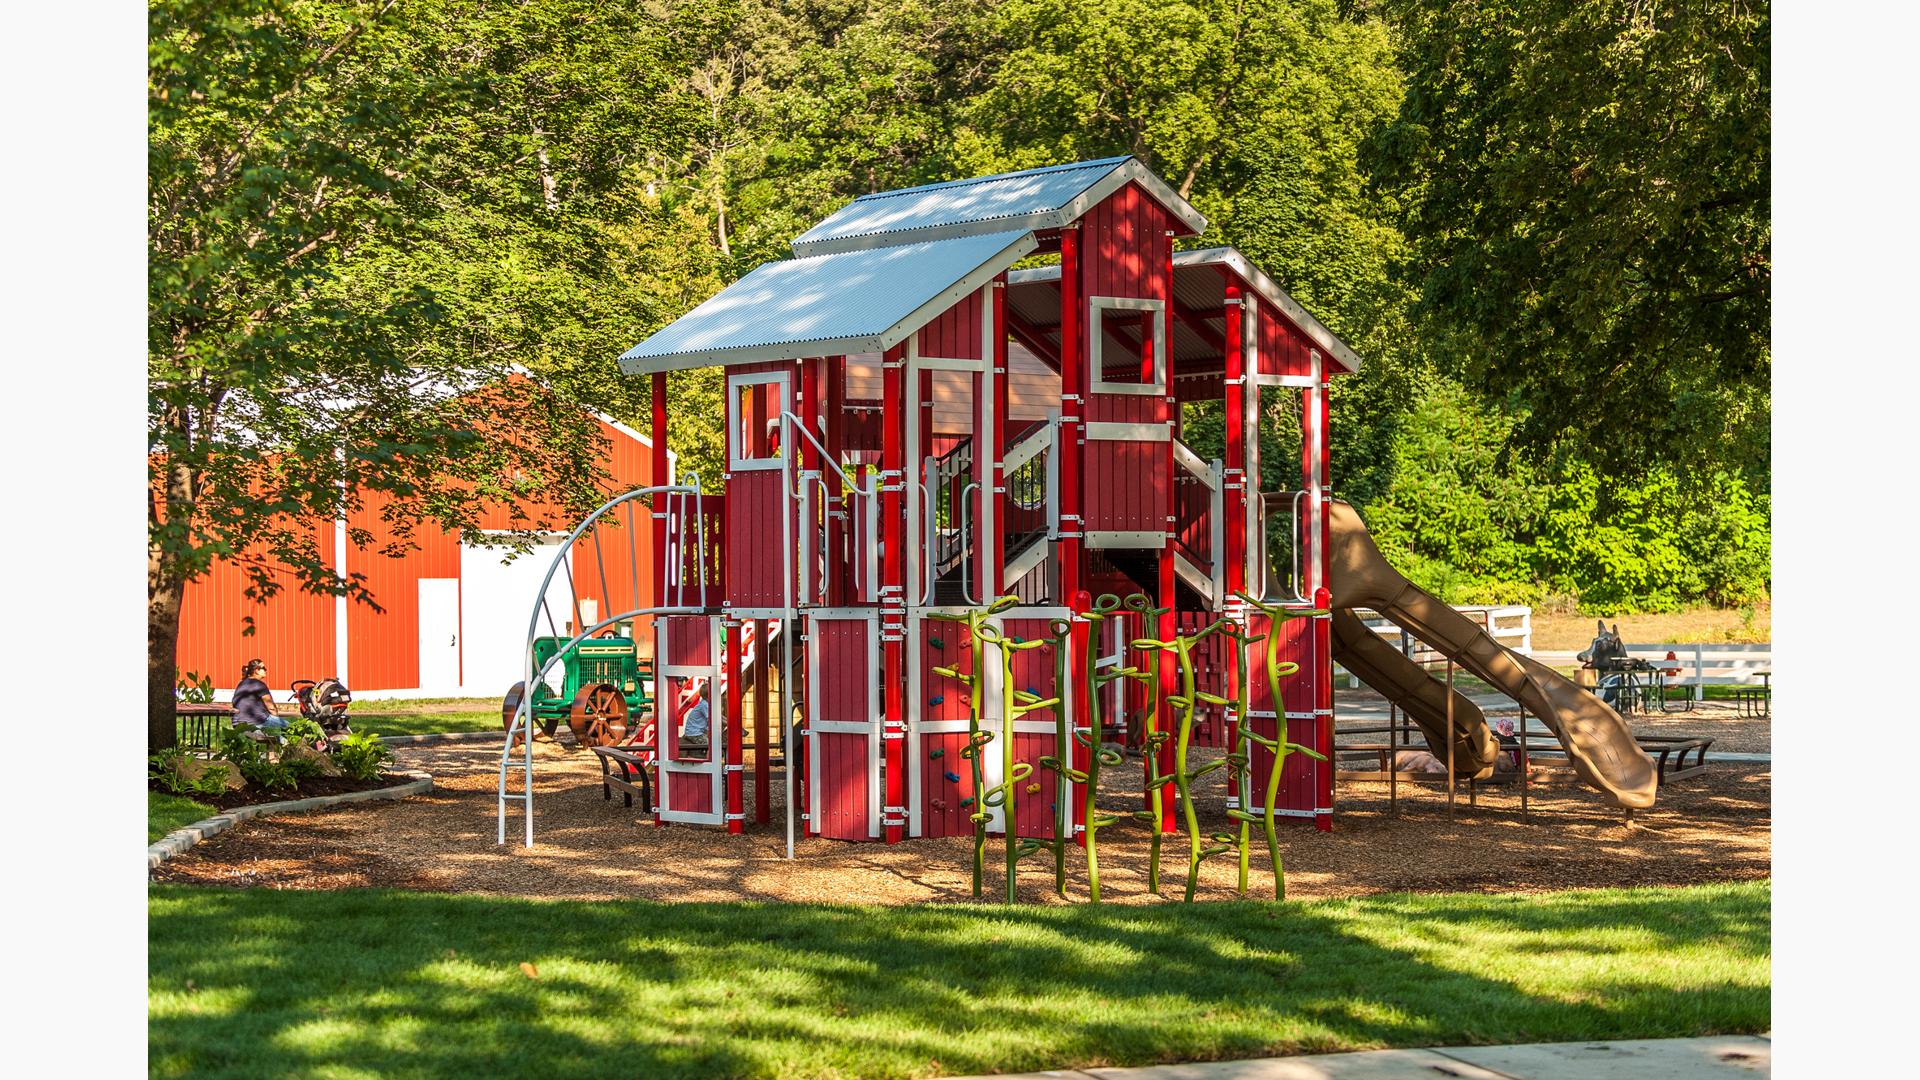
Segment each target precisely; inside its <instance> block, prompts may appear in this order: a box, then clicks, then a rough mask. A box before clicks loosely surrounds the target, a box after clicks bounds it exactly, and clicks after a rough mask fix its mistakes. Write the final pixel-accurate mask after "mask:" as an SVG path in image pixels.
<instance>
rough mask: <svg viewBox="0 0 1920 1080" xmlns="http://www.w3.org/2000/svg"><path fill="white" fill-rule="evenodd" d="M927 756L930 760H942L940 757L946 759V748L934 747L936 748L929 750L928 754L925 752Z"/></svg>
mask: <svg viewBox="0 0 1920 1080" xmlns="http://www.w3.org/2000/svg"><path fill="white" fill-rule="evenodd" d="M927 756H928V757H930V758H942V757H946V756H947V748H946V747H944V746H936V747H934V748H933V749H932V750H930V751H928V752H927Z"/></svg>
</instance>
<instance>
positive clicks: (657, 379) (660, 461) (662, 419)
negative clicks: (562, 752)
mask: <svg viewBox="0 0 1920 1080" xmlns="http://www.w3.org/2000/svg"><path fill="white" fill-rule="evenodd" d="M652 439H653V468H652V470H651V474H652V475H651V476H649V477H648V479H647V483H648V484H651V485H660V484H665V483H666V482H667V470H668V469H669V468H670V467H671V466H670V465H669V463H668V461H667V373H666V372H664V371H656V372H654V373H653V433H652ZM666 553H667V511H666V499H665V498H664V497H662V496H658V495H656V496H654V497H653V566H654V572H653V584H654V592H653V602H654V603H655V604H656V605H664V604H665V603H666V596H667V560H666ZM655 640H656V641H657V640H658V638H657V636H656V639H655ZM655 700H656V701H657V700H659V699H658V698H657V697H656V698H655Z"/></svg>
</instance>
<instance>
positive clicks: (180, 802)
mask: <svg viewBox="0 0 1920 1080" xmlns="http://www.w3.org/2000/svg"><path fill="white" fill-rule="evenodd" d="M217 813H219V811H218V810H215V809H214V808H213V807H211V806H208V805H207V804H206V803H202V802H194V801H193V800H192V799H189V798H187V797H186V796H185V795H169V794H167V793H166V792H164V791H149V792H147V843H149V844H151V843H153V842H154V841H155V840H158V839H160V838H161V837H163V836H165V835H167V834H168V833H170V832H172V831H173V830H175V829H177V828H179V827H180V826H182V825H191V824H193V823H194V822H196V821H199V820H201V819H203V818H210V817H212V816H213V815H215V814H217Z"/></svg>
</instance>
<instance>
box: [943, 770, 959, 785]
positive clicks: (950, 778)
mask: <svg viewBox="0 0 1920 1080" xmlns="http://www.w3.org/2000/svg"><path fill="white" fill-rule="evenodd" d="M944 775H945V776H946V778H947V783H949V784H957V783H959V782H960V774H959V773H957V772H951V771H949V772H947V773H945V774H944Z"/></svg>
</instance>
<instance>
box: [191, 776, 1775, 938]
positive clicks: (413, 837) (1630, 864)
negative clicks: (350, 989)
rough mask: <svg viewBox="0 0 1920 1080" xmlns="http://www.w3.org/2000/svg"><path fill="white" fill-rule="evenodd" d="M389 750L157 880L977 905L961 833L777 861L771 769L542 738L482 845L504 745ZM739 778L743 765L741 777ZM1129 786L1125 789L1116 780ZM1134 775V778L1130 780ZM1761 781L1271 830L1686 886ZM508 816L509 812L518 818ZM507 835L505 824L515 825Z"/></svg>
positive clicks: (1436, 808) (1226, 861) (1118, 797)
mask: <svg viewBox="0 0 1920 1080" xmlns="http://www.w3.org/2000/svg"><path fill="white" fill-rule="evenodd" d="M399 764H400V765H402V766H403V767H406V768H423V769H426V770H428V771H429V772H431V773H433V775H434V778H435V784H436V788H437V790H435V791H434V792H433V793H432V794H430V795H426V796H420V797H416V798H412V799H407V800H405V801H404V802H400V803H387V804H379V805H377V806H376V805H373V804H364V805H360V806H353V807H343V808H341V809H339V810H332V811H323V812H318V813H311V814H298V815H289V816H284V817H274V818H266V819H262V820H259V821H255V822H249V823H247V824H245V825H242V826H241V827H239V828H237V829H235V830H233V831H232V832H229V833H226V834H224V835H222V836H219V837H216V838H214V839H213V840H211V841H209V842H207V843H205V844H202V845H200V846H199V847H196V848H194V849H193V850H191V851H189V852H187V853H185V854H184V855H181V856H178V857H176V858H174V859H172V860H169V861H168V862H166V863H165V864H163V865H162V866H161V867H160V868H159V869H158V870H157V871H156V872H155V874H154V877H155V879H156V880H162V881H179V882H199V883H206V884H222V885H254V886H266V887H271V888H318V889H330V888H352V887H361V886H391V887H398V888H409V889H431V890H444V891H452V892H484V893H497V894H507V895H516V896H549V897H574V898H592V899H604V898H618V897H634V896H643V897H652V898H656V899H662V900H802V901H839V902H850V903H878V904H900V903H919V902H927V901H953V900H967V899H970V895H969V893H970V877H971V865H972V863H971V859H972V845H971V842H970V841H969V840H967V839H961V838H944V839H934V840H913V841H909V842H906V843H903V844H898V845H894V846H891V847H889V846H886V845H882V844H849V843H842V842H837V841H832V840H820V839H811V840H802V841H801V842H800V844H799V848H798V858H797V859H796V860H795V861H793V862H791V863H789V862H787V861H786V860H785V859H784V858H783V857H782V855H783V851H784V835H785V834H784V831H783V828H784V827H783V824H782V821H783V819H782V816H781V807H782V804H781V803H780V800H781V799H783V798H784V794H783V793H782V791H781V788H780V784H779V782H778V777H777V774H776V779H775V785H774V814H773V823H772V824H771V825H766V826H763V825H755V824H753V823H752V819H753V816H754V815H753V807H752V805H751V791H752V784H751V781H749V783H748V796H749V806H748V821H749V825H748V832H747V834H746V835H744V836H729V835H727V834H726V833H724V832H722V831H720V830H718V829H709V828H696V827H686V826H668V827H659V826H655V825H653V824H652V823H651V821H650V819H647V818H643V817H642V816H641V815H640V814H639V812H638V811H637V810H630V809H626V808H624V807H623V806H621V804H620V802H619V800H618V798H617V797H616V799H615V800H614V801H612V802H605V801H602V799H601V793H600V784H599V769H598V766H597V765H596V764H595V761H594V759H593V757H592V755H590V754H586V753H584V752H579V751H573V750H570V749H567V748H563V747H559V746H554V745H550V744H543V745H541V746H540V747H539V748H538V749H537V751H536V771H537V785H538V786H537V796H536V799H537V801H536V810H537V817H536V822H537V825H538V828H539V831H538V834H537V837H536V839H537V840H538V843H537V844H536V845H535V846H534V847H533V848H532V849H523V848H521V847H519V846H518V844H516V843H510V844H508V845H507V846H504V847H501V846H497V845H495V843H494V836H495V827H494V789H495V780H496V777H497V775H498V773H497V770H498V765H499V749H498V747H495V746H491V745H478V746H476V745H472V744H468V745H465V746H459V745H448V746H440V747H423V748H418V749H408V750H403V751H401V753H400V761H399ZM1137 768H1138V766H1137V764H1136V763H1134V762H1129V763H1128V765H1127V766H1126V767H1125V769H1124V771H1121V770H1115V771H1113V772H1112V773H1110V775H1111V778H1112V779H1113V780H1115V781H1116V784H1115V785H1114V788H1113V790H1112V792H1111V797H1108V796H1107V792H1106V790H1105V789H1106V785H1103V798H1102V803H1103V805H1107V806H1111V808H1112V809H1115V810H1125V809H1131V808H1134V807H1137V806H1138V805H1139V802H1138V799H1139V796H1138V794H1137V790H1138V774H1137V772H1136V771H1135V770H1136V769H1137ZM749 775H751V773H749ZM1220 775H1221V773H1220V772H1215V773H1213V774H1210V775H1209V776H1208V777H1207V778H1206V780H1205V781H1203V783H1204V784H1205V791H1204V793H1203V797H1202V798H1200V799H1198V800H1196V805H1197V806H1198V807H1199V809H1200V810H1201V812H1202V816H1203V821H1211V822H1214V823H1216V824H1214V825H1213V827H1214V828H1220V827H1222V826H1221V825H1220V824H1218V823H1219V822H1220V821H1221V818H1222V807H1223V802H1222V799H1223V792H1224V788H1223V786H1222V784H1221V782H1220V780H1219V779H1218V778H1219V777H1220ZM1118 781H1125V782H1126V783H1125V785H1122V784H1120V783H1118ZM1126 786H1131V787H1132V788H1133V791H1132V792H1128V791H1127V790H1125V789H1124V788H1125V787H1126ZM1770 793H1771V775H1770V772H1769V770H1768V768H1767V767H1766V766H1764V765H1758V766H1753V765H1748V766H1742V765H1732V764H1720V765H1716V766H1714V767H1713V768H1712V769H1710V770H1709V771H1708V772H1707V773H1706V774H1703V775H1700V776H1694V777H1689V778H1687V779H1685V780H1682V781H1678V782H1676V783H1674V784H1672V785H1670V786H1669V787H1668V788H1667V789H1666V790H1664V791H1662V792H1661V797H1660V802H1659V805H1658V806H1657V807H1655V808H1654V809H1653V810H1651V811H1645V812H1643V813H1641V814H1640V815H1639V818H1638V820H1637V821H1636V822H1635V823H1634V824H1633V825H1631V826H1629V825H1626V824H1624V823H1623V821H1622V815H1621V814H1620V812H1619V811H1617V810H1614V809H1611V808H1610V807H1608V806H1607V805H1606V804H1605V803H1603V802H1602V801H1601V799H1600V798H1599V796H1598V795H1597V794H1596V793H1594V792H1592V791H1590V790H1588V789H1587V788H1584V787H1580V786H1578V785H1575V784H1571V783H1568V782H1565V781H1560V782H1555V783H1551V784H1542V785H1539V786H1537V787H1536V789H1535V796H1534V799H1533V817H1532V820H1531V821H1527V820H1523V819H1522V817H1521V815H1520V811H1519V799H1518V796H1517V793H1515V792H1509V791H1507V790H1491V791H1487V792H1483V793H1482V794H1481V797H1480V805H1479V807H1477V808H1474V807H1469V806H1468V805H1467V800H1466V794H1465V792H1464V790H1463V791H1462V793H1461V795H1460V798H1459V801H1458V804H1457V805H1456V808H1455V816H1454V818H1453V819H1452V820H1451V821H1449V820H1448V818H1447V815H1446V808H1445V798H1444V795H1443V793H1441V792H1440V791H1438V790H1436V789H1434V788H1429V787H1421V786H1415V785H1409V784H1402V785H1401V786H1400V794H1401V799H1400V807H1399V812H1398V813H1397V814H1393V813H1390V812H1389V808H1388V805H1387V790H1386V786H1385V785H1384V784H1356V783H1343V784H1342V785H1341V786H1340V790H1339V792H1338V799H1339V806H1338V813H1337V818H1336V828H1335V831H1333V832H1332V833H1314V832H1312V831H1310V830H1308V829H1306V828H1304V827H1302V826H1300V825H1297V824H1295V825H1289V826H1286V827H1285V828H1284V829H1283V830H1282V833H1281V845H1282V852H1281V855H1282V858H1283V859H1284V860H1285V863H1286V866H1287V881H1288V890H1289V895H1290V896H1292V897H1300V898H1305V897H1321V896H1349V895H1358V894H1365V893H1374V892H1388V891H1393V892H1398V891H1407V890H1415V891H1437V890H1486V891H1501V892H1528V891H1541V890H1550V889H1560V888H1569V887H1577V886H1615V885H1651V884H1684V883H1694V882H1705V881H1722V880H1739V879H1751V878H1762V877H1766V876H1768V875H1769V874H1770V873H1771V859H1772V840H1771V810H1770ZM516 824H517V819H516ZM511 834H512V830H510V835H511ZM1165 844H1166V849H1165V855H1164V859H1165V861H1164V863H1163V869H1162V875H1163V893H1164V894H1166V895H1169V896H1171V897H1173V898H1175V899H1177V898H1178V897H1179V895H1180V891H1181V888H1182V886H1183V884H1184V881H1185V873H1186V854H1185V853H1186V839H1185V837H1184V835H1176V836H1171V837H1168V838H1166V840H1165ZM1254 846H1255V852H1256V854H1255V857H1254V860H1253V864H1254V866H1253V874H1252V878H1251V882H1252V889H1253V890H1254V891H1255V892H1256V893H1260V892H1262V891H1263V890H1268V889H1270V888H1271V878H1270V877H1268V876H1267V875H1266V873H1265V871H1264V867H1265V864H1266V861H1267V860H1266V855H1265V852H1264V845H1262V844H1261V843H1260V842H1259V839H1258V834H1257V831H1256V834H1255V845H1254ZM1147 850H1148V843H1147V834H1146V833H1145V831H1144V827H1143V826H1140V825H1138V824H1136V823H1132V822H1126V823H1123V824H1120V825H1116V826H1114V827H1112V828H1110V829H1108V830H1107V831H1106V832H1104V833H1103V834H1102V836H1101V847H1100V864H1101V885H1102V890H1101V891H1102V895H1103V897H1105V898H1108V899H1112V900H1116V901H1121V902H1128V901H1131V902H1141V901H1154V900H1155V898H1154V897H1152V896H1151V895H1150V894H1149V893H1148V892H1147V890H1146V866H1147ZM998 857H999V838H998V837H994V838H992V839H991V840H990V842H989V845H988V851H987V876H986V891H987V893H988V895H989V898H991V897H992V895H993V894H994V893H995V892H996V890H999V889H1002V888H1003V886H1002V885H1001V884H1000V882H1001V876H1000V874H999V872H998V871H997V870H996V869H995V867H996V866H997V865H998V863H997V861H996V860H997V859H998ZM1235 871H1236V868H1235V864H1234V862H1233V858H1232V856H1231V855H1222V856H1218V857H1216V858H1214V859H1211V860H1209V861H1208V862H1207V863H1205V864H1203V866H1202V873H1201V882H1200V890H1199V892H1200V895H1201V896H1202V897H1203V898H1206V899H1227V898H1230V897H1232V896H1233V895H1234V892H1233V885H1234V877H1235ZM1084 873H1085V865H1084V860H1083V858H1082V857H1081V855H1080V853H1078V852H1077V851H1074V852H1070V853H1069V855H1068V860H1067V876H1068V896H1069V898H1070V899H1073V900H1083V899H1085V889H1084ZM1051 884H1052V862H1051V858H1050V856H1047V855H1044V854H1043V855H1037V856H1033V857H1031V858H1029V859H1028V860H1026V861H1023V862H1022V864H1021V889H1020V891H1021V894H1022V896H1023V897H1024V898H1025V899H1028V900H1032V901H1043V902H1044V901H1056V902H1057V898H1056V897H1054V896H1053V895H1052V891H1051Z"/></svg>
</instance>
